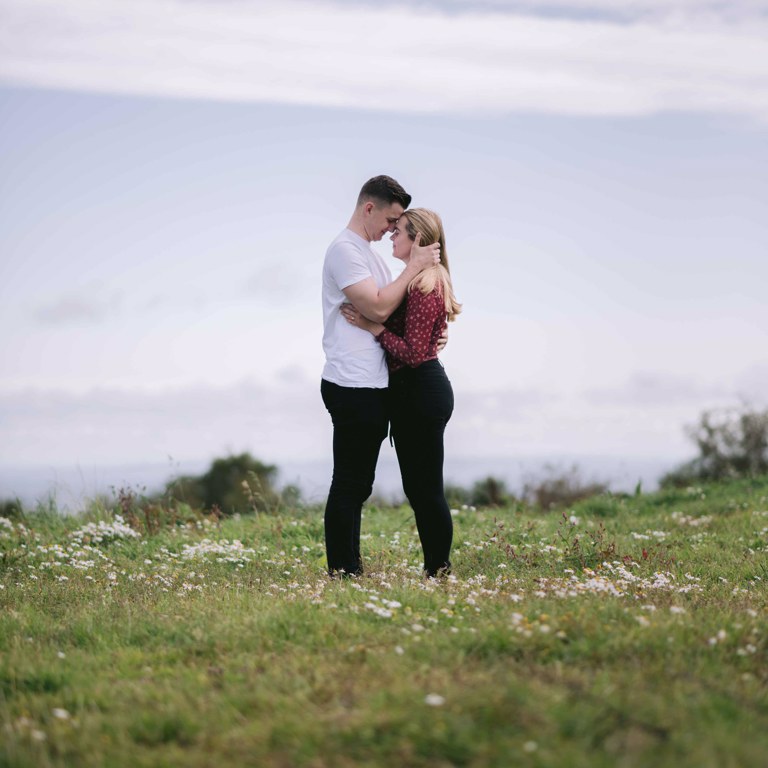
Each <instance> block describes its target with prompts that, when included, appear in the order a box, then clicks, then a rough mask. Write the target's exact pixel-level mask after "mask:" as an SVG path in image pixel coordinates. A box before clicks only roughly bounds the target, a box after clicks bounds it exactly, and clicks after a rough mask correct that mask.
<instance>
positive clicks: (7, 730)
mask: <svg viewBox="0 0 768 768" xmlns="http://www.w3.org/2000/svg"><path fill="white" fill-rule="evenodd" d="M153 515H154V517H152V519H150V517H146V518H142V516H141V515H139V516H137V517H135V518H131V520H130V522H131V523H132V525H133V526H134V527H135V528H136V529H137V531H138V532H139V534H140V535H138V536H131V535H130V534H129V533H126V528H127V526H126V527H125V528H123V527H119V526H118V527H117V528H116V529H115V528H110V526H112V525H113V524H114V523H115V517H114V516H113V513H112V511H110V510H106V509H103V508H98V507H94V509H93V510H92V511H91V512H89V513H88V514H84V515H82V516H80V517H76V518H71V517H59V516H56V515H52V514H51V513H50V511H47V512H44V511H40V512H39V513H35V512H27V513H26V514H25V515H23V516H22V518H21V519H17V520H13V521H10V522H8V523H6V524H3V525H2V526H0V557H1V558H2V559H1V560H0V610H1V613H0V616H1V618H0V719H1V720H2V724H1V725H0V728H2V731H1V734H2V735H1V737H0V766H19V767H24V766H30V768H31V767H32V766H34V767H35V768H47V767H48V766H67V767H68V768H69V767H70V766H94V767H95V766H110V768H112V767H114V768H120V767H122V766H125V767H126V768H128V767H130V768H136V767H139V766H176V765H179V766H185V768H187V767H188V768H195V767H197V766H213V765H216V766H230V765H231V766H265V767H267V768H272V767H275V768H277V767H280V768H283V767H285V768H301V767H303V766H306V767H307V768H323V767H325V766H328V768H331V767H333V768H336V767H337V766H338V767H340V768H346V767H347V766H349V767H350V768H351V767H352V766H355V768H357V766H398V765H399V766H434V767H435V768H437V767H438V766H439V767H441V768H442V767H443V766H499V767H501V766H503V767H504V768H507V767H508V766H518V765H519V766H568V767H569V768H571V767H575V768H578V767H579V766H589V767H590V768H599V767H600V766H617V765H619V766H648V765H653V766H675V767H676V768H677V767H678V766H681V765H683V766H697V768H698V767H699V766H702V767H705V768H706V767H707V766H712V768H723V767H724V766H763V765H765V764H766V755H768V663H767V662H768V658H767V657H768V640H767V639H766V630H767V629H768V620H767V619H766V616H767V614H766V607H767V606H768V592H767V591H766V581H768V479H763V480H755V481H741V482H734V483H730V484H722V485H716V486H715V485H712V486H704V487H701V488H690V489H682V490H675V491H668V492H663V493H658V494H649V495H642V496H633V497H627V496H601V497H599V498H594V499H591V500H587V501H584V502H581V503H580V504H577V505H575V506H574V507H573V508H571V509H569V510H567V511H566V513H565V514H564V515H563V514H560V513H548V514H544V515H542V514H540V513H537V512H536V511H535V510H531V509H528V508H526V507H523V506H518V507H515V508H513V509H506V510H495V511H494V510H480V511H473V510H461V511H459V512H458V514H456V515H455V517H454V522H455V535H454V553H453V561H454V574H453V576H451V577H449V578H448V579H445V580H441V581H429V580H425V579H424V578H423V577H422V576H421V573H420V562H421V561H420V548H419V544H418V539H417V536H416V533H415V528H414V524H413V519H412V514H411V512H410V510H409V509H408V508H407V507H402V508H398V509H367V510H366V512H365V517H364V521H363V532H364V539H363V547H364V557H365V561H366V567H367V573H366V576H364V577H363V578H361V579H358V580H354V581H352V580H350V581H331V580H329V579H328V578H327V577H326V575H325V572H324V557H323V554H324V547H323V528H322V511H321V510H316V509H315V510H309V509H304V510H296V511H291V512H282V513H280V514H279V515H261V516H254V517H243V518H240V519H227V520H224V521H221V522H217V521H215V520H212V519H208V518H205V517H203V516H200V515H194V514H192V513H191V512H190V511H189V510H186V511H185V514H184V515H182V516H180V515H176V514H172V513H171V512H170V511H168V510H160V511H158V510H155V511H154V512H153ZM99 521H101V524H102V529H101V532H99V529H98V528H97V524H98V523H99ZM87 525H90V526H91V527H90V528H85V526H87ZM148 527H149V529H150V531H149V532H148V530H147V528H148Z"/></svg>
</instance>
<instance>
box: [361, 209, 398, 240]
mask: <svg viewBox="0 0 768 768" xmlns="http://www.w3.org/2000/svg"><path fill="white" fill-rule="evenodd" d="M403 210H404V209H403V206H402V205H400V203H392V205H381V204H380V207H379V206H377V205H376V204H375V203H373V202H371V203H366V214H367V216H366V227H365V231H366V233H367V234H368V237H369V238H370V240H371V241H374V240H375V241H377V242H378V241H379V240H381V238H382V237H384V235H386V234H387V232H392V231H393V230H394V228H395V224H397V220H398V219H399V218H400V217H401V216H402V215H403Z"/></svg>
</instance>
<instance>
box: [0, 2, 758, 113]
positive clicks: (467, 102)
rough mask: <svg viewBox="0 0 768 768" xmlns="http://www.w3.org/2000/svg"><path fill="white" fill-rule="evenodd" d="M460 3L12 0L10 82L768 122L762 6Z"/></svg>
mask: <svg viewBox="0 0 768 768" xmlns="http://www.w3.org/2000/svg"><path fill="white" fill-rule="evenodd" d="M450 5H451V4H450V3H449V4H447V5H446V4H445V3H443V4H439V5H438V6H436V7H435V8H433V9H430V8H426V9H425V8H424V7H423V6H419V7H417V8H415V9H408V8H405V7H403V6H395V7H384V6H380V5H376V6H365V5H356V4H346V5H344V6H341V5H339V4H331V3H327V2H321V3H313V4H309V3H303V2H295V0H287V1H285V2H281V3H272V2H266V3H263V2H262V3H255V2H236V3H234V2H233V3H205V2H196V3H190V2H182V0H151V1H150V0H134V1H133V2H127V0H73V2H70V3H67V4H62V3H60V2H59V1H58V0H0V8H2V10H3V16H4V25H3V29H4V32H3V33H2V37H1V38H0V49H2V50H3V51H4V53H3V56H2V76H1V81H2V82H5V83H7V84H12V85H24V86H37V87H44V88H62V89H76V90H87V91H97V92H108V93H130V94H142V95H156V96H163V97H175V98H199V99H219V100H232V101H261V102H277V103H291V104H309V105H320V106H331V107H352V108H363V109H372V110H382V109H394V110H397V111H401V112H405V113H414V112H456V113H461V112H473V113H476V112H481V113H489V114H493V113H508V112H514V111H523V112H537V113H549V114H569V115H645V114H653V113H657V112H664V111H704V112H715V113H729V114H741V115H747V116H750V117H754V118H757V119H760V120H767V119H768V56H766V53H765V42H764V41H765V39H766V37H767V36H768V20H767V19H766V17H765V13H764V11H763V9H761V6H760V5H759V4H756V3H751V2H743V3H737V4H735V5H732V4H729V5H726V4H724V3H719V2H714V1H712V2H708V3H704V5H703V6H701V7H699V8H698V9H697V6H696V5H695V4H694V3H692V2H679V1H678V2H676V3H672V4H669V5H667V4H664V5H662V4H661V2H660V0H646V1H645V2H638V3H632V4H630V6H628V7H629V8H630V11H631V13H630V14H629V18H627V19H623V20H622V23H615V22H613V21H607V20H605V19H604V18H603V19H602V20H601V18H600V14H603V16H605V14H607V13H608V11H609V10H610V8H609V5H610V4H609V3H607V0H599V1H598V2H591V3H590V2H584V3H576V4H571V6H570V7H571V8H572V9H574V10H576V11H579V12H583V14H584V17H583V18H563V17H562V16H560V17H558V16H556V15H555V11H556V10H557V8H565V9H568V7H569V5H568V4H566V3H560V4H554V3H540V2H526V3H518V4H515V3H500V4H498V6H499V10H498V11H488V10H487V9H488V8H489V7H490V6H489V4H487V3H486V4H484V5H482V6H481V10H480V11H478V10H474V11H472V12H464V13H453V14H447V13H441V12H440V11H439V10H437V9H438V8H446V7H448V6H450ZM483 9H485V10H483ZM595 13H596V14H598V17H597V18H594V17H593V16H590V14H595ZM537 14H538V15H537ZM542 14H544V15H542Z"/></svg>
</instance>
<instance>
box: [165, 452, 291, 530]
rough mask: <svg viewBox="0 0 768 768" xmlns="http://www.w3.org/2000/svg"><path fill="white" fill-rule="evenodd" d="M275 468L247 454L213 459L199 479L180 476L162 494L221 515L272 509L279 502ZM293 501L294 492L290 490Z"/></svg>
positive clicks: (197, 477)
mask: <svg viewBox="0 0 768 768" xmlns="http://www.w3.org/2000/svg"><path fill="white" fill-rule="evenodd" d="M276 475H277V467H276V466H274V465H272V464H263V463H262V462H261V461H259V460H258V459H254V458H253V456H251V455H250V454H249V453H241V454H240V455H238V456H228V457H227V458H225V459H216V460H215V461H214V462H213V463H212V464H211V468H210V469H209V470H208V471H207V472H206V473H205V474H204V475H199V476H186V477H179V478H176V479H175V480H172V481H171V482H170V483H168V484H167V486H166V488H165V495H166V496H167V497H169V498H171V499H174V500H176V501H178V502H183V503H186V504H189V505H190V506H191V507H194V508H198V509H217V510H218V511H219V512H220V513H221V514H223V515H232V514H236V513H241V514H242V513H245V512H254V511H257V512H263V511H267V510H272V509H274V508H275V506H276V505H277V503H278V502H279V496H278V494H277V492H276V491H275V488H274V482H275V478H276ZM291 494H292V498H293V496H295V495H296V494H295V490H294V489H291Z"/></svg>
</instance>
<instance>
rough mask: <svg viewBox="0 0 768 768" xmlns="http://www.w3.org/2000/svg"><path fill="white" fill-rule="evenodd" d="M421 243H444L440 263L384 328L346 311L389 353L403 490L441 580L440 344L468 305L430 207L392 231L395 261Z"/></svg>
mask: <svg viewBox="0 0 768 768" xmlns="http://www.w3.org/2000/svg"><path fill="white" fill-rule="evenodd" d="M417 237H419V238H420V243H421V245H429V244H432V243H440V264H438V265H436V266H434V267H431V268H428V269H425V270H424V271H423V272H420V273H419V274H418V275H417V276H416V277H415V278H414V279H413V280H412V281H411V283H410V285H409V286H408V292H407V294H406V298H405V300H404V301H403V303H402V304H401V305H400V306H399V307H398V308H397V309H396V310H395V311H394V312H393V313H392V315H391V316H390V318H389V319H388V320H387V321H386V322H385V324H384V325H381V324H380V323H375V322H373V321H371V320H368V319H367V318H365V317H363V316H362V315H361V314H360V312H358V311H357V310H356V309H355V308H354V307H353V306H351V305H345V307H344V308H343V309H342V311H343V313H344V316H345V317H346V318H347V320H348V321H349V322H350V323H352V324H353V325H355V326H357V327H358V328H362V329H363V330H366V331H370V333H372V334H373V335H374V336H375V337H376V340H377V341H378V342H379V343H380V344H381V346H382V347H383V348H384V350H385V351H386V355H387V365H388V367H389V393H390V419H391V425H392V437H393V439H394V443H395V450H396V451H397V460H398V463H399V464H400V474H401V475H402V478H403V490H404V491H405V495H406V496H407V497H408V501H409V502H410V504H411V507H412V508H413V511H414V513H415V515H416V527H417V528H418V531H419V538H420V539H421V546H422V549H423V550H424V570H425V571H426V573H427V575H428V576H432V577H434V576H437V575H439V574H447V573H449V572H450V568H451V562H450V552H451V541H452V539H453V522H452V520H451V512H450V509H449V508H448V504H447V502H446V500H445V494H444V492H443V433H444V432H445V425H446V424H447V423H448V420H449V419H450V418H451V413H452V412H453V390H452V388H451V383H450V381H449V380H448V377H447V376H446V374H445V370H444V369H443V366H442V364H441V363H440V361H439V360H438V359H437V343H438V340H439V339H440V335H441V334H442V332H443V330H444V328H445V325H446V320H454V319H455V317H456V315H458V314H459V312H460V311H461V305H460V304H459V303H458V302H457V301H456V297H455V296H454V295H453V287H452V285H451V276H450V272H449V268H448V258H447V253H446V249H445V233H444V231H443V222H442V221H441V220H440V217H439V216H438V215H437V214H436V213H434V212H433V211H429V210H426V209H425V208H414V209H413V210H409V211H406V212H405V213H404V214H403V215H402V216H401V217H400V218H399V219H398V221H397V224H396V226H395V229H394V232H393V233H392V238H391V239H392V243H393V253H392V255H393V256H394V257H395V258H396V259H400V260H401V261H403V262H405V263H406V264H407V263H408V261H409V260H410V258H411V249H412V248H413V244H414V242H415V241H416V239H417Z"/></svg>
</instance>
